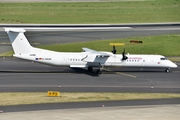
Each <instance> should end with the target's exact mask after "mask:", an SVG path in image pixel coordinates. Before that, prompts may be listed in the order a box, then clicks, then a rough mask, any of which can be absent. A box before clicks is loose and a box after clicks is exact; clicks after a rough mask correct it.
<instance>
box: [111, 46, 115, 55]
mask: <svg viewBox="0 0 180 120" xmlns="http://www.w3.org/2000/svg"><path fill="white" fill-rule="evenodd" d="M111 52H112V53H113V54H116V48H115V46H114V45H113V50H112V51H111Z"/></svg>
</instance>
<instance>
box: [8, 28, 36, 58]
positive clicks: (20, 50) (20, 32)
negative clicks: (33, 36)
mask: <svg viewBox="0 0 180 120" xmlns="http://www.w3.org/2000/svg"><path fill="white" fill-rule="evenodd" d="M5 31H6V32H7V34H8V36H9V39H10V41H11V44H12V47H13V50H14V53H15V54H19V55H21V54H27V53H33V52H34V50H33V47H32V46H31V45H30V43H29V41H28V40H27V38H26V36H25V35H24V32H25V31H26V30H24V29H21V28H5Z"/></svg>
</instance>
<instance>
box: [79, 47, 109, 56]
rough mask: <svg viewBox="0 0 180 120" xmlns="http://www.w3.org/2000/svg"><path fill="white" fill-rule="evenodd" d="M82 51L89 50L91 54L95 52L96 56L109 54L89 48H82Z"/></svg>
mask: <svg viewBox="0 0 180 120" xmlns="http://www.w3.org/2000/svg"><path fill="white" fill-rule="evenodd" d="M82 49H83V51H84V52H89V53H92V54H95V55H96V56H97V57H109V56H110V54H107V53H104V52H99V51H95V50H92V49H89V48H82Z"/></svg>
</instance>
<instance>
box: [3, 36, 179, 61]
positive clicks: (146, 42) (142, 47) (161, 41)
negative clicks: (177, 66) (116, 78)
mask: <svg viewBox="0 0 180 120" xmlns="http://www.w3.org/2000/svg"><path fill="white" fill-rule="evenodd" d="M179 39H180V34H170V35H161V36H146V37H132V38H124V39H122V38H121V39H113V40H96V41H90V42H77V43H68V44H54V45H44V46H39V48H43V49H48V50H53V51H59V52H81V51H82V47H87V48H90V49H94V50H97V51H111V50H112V46H110V45H109V43H111V42H113V43H125V46H117V47H116V49H117V53H119V54H121V53H122V51H123V49H124V48H125V49H126V52H128V53H130V54H161V55H164V56H180V44H179ZM130 40H138V41H142V42H143V43H142V44H140V43H139V44H137V43H130ZM12 54H13V52H12V51H9V52H6V53H3V54H0V56H12ZM173 59H174V60H176V61H177V59H178V58H173Z"/></svg>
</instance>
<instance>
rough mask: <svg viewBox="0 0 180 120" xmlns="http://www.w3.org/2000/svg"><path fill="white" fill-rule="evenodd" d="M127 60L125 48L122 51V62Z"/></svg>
mask: <svg viewBox="0 0 180 120" xmlns="http://www.w3.org/2000/svg"><path fill="white" fill-rule="evenodd" d="M126 59H128V57H127V56H126V55H125V48H124V51H123V52H122V60H126Z"/></svg>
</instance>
